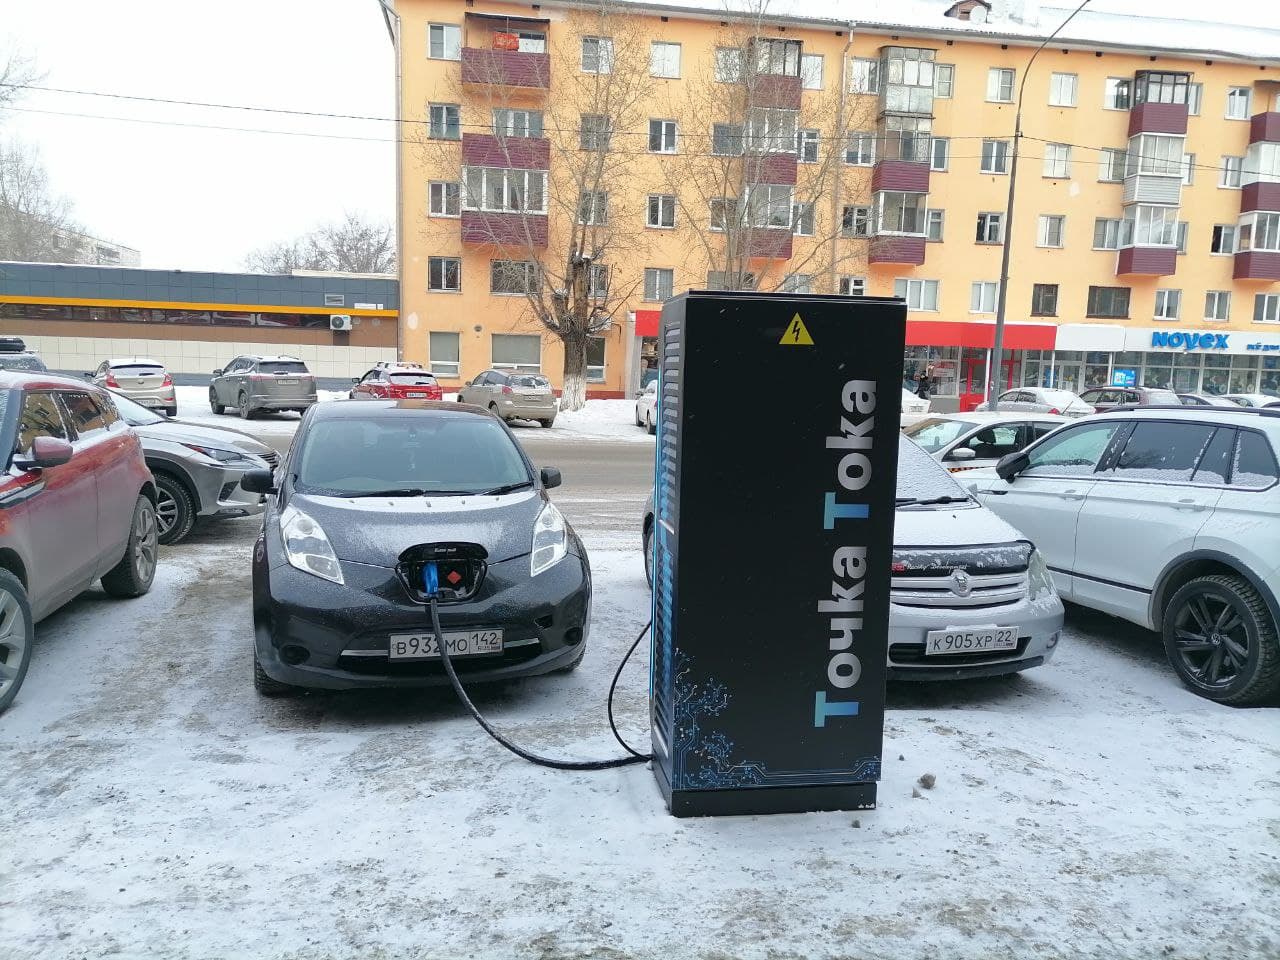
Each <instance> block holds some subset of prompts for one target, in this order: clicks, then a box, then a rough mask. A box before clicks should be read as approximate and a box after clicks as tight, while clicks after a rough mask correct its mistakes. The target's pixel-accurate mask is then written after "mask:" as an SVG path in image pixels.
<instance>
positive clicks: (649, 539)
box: [644, 520, 653, 590]
mask: <svg viewBox="0 0 1280 960" xmlns="http://www.w3.org/2000/svg"><path fill="white" fill-rule="evenodd" d="M644 578H645V579H646V580H648V581H649V589H650V590H652V589H653V521H652V520H651V521H649V523H648V525H647V526H646V527H645V528H644Z"/></svg>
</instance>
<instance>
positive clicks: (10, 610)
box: [0, 588, 27, 697]
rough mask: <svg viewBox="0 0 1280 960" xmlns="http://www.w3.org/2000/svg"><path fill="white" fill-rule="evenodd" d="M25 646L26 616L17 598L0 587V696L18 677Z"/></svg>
mask: <svg viewBox="0 0 1280 960" xmlns="http://www.w3.org/2000/svg"><path fill="white" fill-rule="evenodd" d="M26 648H27V618H26V617H25V616H24V615H23V613H22V605H21V604H20V603H18V598H17V597H15V596H14V595H13V594H12V593H10V592H9V591H8V590H5V589H3V588H0V697H3V695H4V694H5V692H6V691H8V689H9V687H10V686H11V685H12V684H13V683H14V681H15V680H17V679H18V671H19V670H20V669H21V668H22V661H23V658H24V655H25V653H26Z"/></svg>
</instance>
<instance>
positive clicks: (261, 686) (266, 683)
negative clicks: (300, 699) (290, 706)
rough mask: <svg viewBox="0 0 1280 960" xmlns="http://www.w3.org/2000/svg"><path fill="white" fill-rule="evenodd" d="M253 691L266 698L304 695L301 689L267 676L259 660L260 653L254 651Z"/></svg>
mask: <svg viewBox="0 0 1280 960" xmlns="http://www.w3.org/2000/svg"><path fill="white" fill-rule="evenodd" d="M253 689H255V690H257V691H258V693H260V694H262V695H263V696H264V697H296V696H297V695H298V694H300V693H302V689H301V688H300V687H291V686H289V684H287V683H281V682H280V681H279V680H272V679H271V678H270V677H269V676H267V674H266V671H264V670H263V669H262V663H261V661H259V660H258V651H257V650H255V651H253Z"/></svg>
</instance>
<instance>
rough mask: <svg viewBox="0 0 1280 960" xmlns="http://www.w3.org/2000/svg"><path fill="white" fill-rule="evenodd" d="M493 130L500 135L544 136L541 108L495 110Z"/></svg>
mask: <svg viewBox="0 0 1280 960" xmlns="http://www.w3.org/2000/svg"><path fill="white" fill-rule="evenodd" d="M493 132H494V135H495V136H499V137H535V138H539V139H540V138H541V137H542V111H541V110H494V111H493Z"/></svg>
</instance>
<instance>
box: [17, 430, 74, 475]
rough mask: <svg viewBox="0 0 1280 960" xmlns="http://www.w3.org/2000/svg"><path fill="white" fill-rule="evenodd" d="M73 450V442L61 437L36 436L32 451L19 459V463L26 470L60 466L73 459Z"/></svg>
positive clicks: (32, 443)
mask: <svg viewBox="0 0 1280 960" xmlns="http://www.w3.org/2000/svg"><path fill="white" fill-rule="evenodd" d="M73 452H74V451H73V450H72V448H71V443H70V442H69V441H67V440H64V439H62V438H61V437H36V438H35V440H33V441H32V442H31V452H30V453H29V454H28V455H27V456H25V457H22V458H20V459H19V460H17V465H18V466H19V467H21V468H23V469H26V470H33V469H34V470H43V469H45V468H46V467H60V466H62V465H63V464H64V463H66V462H67V461H69V460H70V459H71V454H72V453H73Z"/></svg>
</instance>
